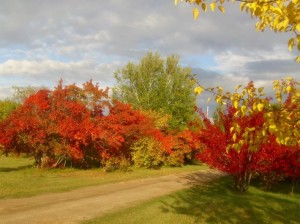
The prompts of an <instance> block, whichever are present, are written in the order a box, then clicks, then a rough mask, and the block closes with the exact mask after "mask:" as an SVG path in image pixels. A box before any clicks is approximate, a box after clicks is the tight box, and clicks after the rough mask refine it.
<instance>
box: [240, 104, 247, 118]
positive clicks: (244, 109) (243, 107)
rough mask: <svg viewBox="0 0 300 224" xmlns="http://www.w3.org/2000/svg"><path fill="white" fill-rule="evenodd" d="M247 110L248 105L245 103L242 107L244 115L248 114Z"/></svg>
mask: <svg viewBox="0 0 300 224" xmlns="http://www.w3.org/2000/svg"><path fill="white" fill-rule="evenodd" d="M246 110H247V107H246V106H245V105H243V106H242V107H241V111H242V114H243V116H244V115H245V114H246Z"/></svg>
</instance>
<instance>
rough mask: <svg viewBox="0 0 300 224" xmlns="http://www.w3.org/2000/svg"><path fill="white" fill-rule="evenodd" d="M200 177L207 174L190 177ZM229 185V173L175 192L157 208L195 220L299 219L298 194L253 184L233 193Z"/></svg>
mask: <svg viewBox="0 0 300 224" xmlns="http://www.w3.org/2000/svg"><path fill="white" fill-rule="evenodd" d="M197 178H198V179H197ZM203 178H207V177H201V175H199V176H198V177H197V176H196V177H195V178H194V177H193V176H191V177H190V179H191V183H193V184H197V182H198V181H200V182H201V180H202V181H203ZM200 182H198V183H200ZM232 186H233V182H232V179H231V177H230V176H225V177H221V178H219V179H217V180H214V181H211V182H209V183H206V184H201V185H198V186H194V187H191V188H190V189H188V190H186V191H182V192H179V193H177V194H175V196H174V197H173V200H172V203H170V202H168V203H167V202H162V204H163V205H162V207H161V210H162V211H163V212H172V213H176V214H184V215H188V216H190V217H192V218H193V220H194V222H195V223H225V224H226V223H228V224H229V223H230V224H231V223H300V195H299V194H295V195H293V196H288V195H282V194H275V193H270V192H264V191H262V190H260V189H258V188H256V187H250V189H249V192H247V193H237V192H233V191H232V190H231V189H232Z"/></svg>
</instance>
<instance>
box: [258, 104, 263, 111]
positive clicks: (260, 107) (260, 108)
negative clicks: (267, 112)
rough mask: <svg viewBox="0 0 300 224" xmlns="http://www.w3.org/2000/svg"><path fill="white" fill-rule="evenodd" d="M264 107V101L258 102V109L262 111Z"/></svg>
mask: <svg viewBox="0 0 300 224" xmlns="http://www.w3.org/2000/svg"><path fill="white" fill-rule="evenodd" d="M263 109H264V105H263V104H262V103H259V104H257V110H258V111H262V110H263Z"/></svg>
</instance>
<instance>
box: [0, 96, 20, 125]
mask: <svg viewBox="0 0 300 224" xmlns="http://www.w3.org/2000/svg"><path fill="white" fill-rule="evenodd" d="M18 106H19V104H18V103H16V102H14V101H11V100H0V121H1V120H4V119H5V118H6V117H7V116H8V115H9V114H10V113H11V112H12V111H14V110H15V109H16V108H17V107H18Z"/></svg>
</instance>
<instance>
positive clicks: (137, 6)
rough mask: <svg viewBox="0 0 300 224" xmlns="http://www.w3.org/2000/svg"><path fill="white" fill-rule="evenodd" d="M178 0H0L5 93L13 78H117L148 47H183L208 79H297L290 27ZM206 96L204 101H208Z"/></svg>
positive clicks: (179, 50)
mask: <svg viewBox="0 0 300 224" xmlns="http://www.w3.org/2000/svg"><path fill="white" fill-rule="evenodd" d="M173 2H174V1H173V0H165V1H158V0H154V1H150V0H128V1H124V0H123V1H122V0H111V1H100V0H85V1H82V0H59V1H58V0H43V1H35V0H26V1H21V0H0V3H1V7H0V15H1V16H0V23H1V30H0V37H1V38H0V99H4V98H6V97H9V96H10V95H11V94H12V91H11V86H28V85H31V86H47V87H49V88H53V87H54V86H55V85H56V84H57V82H58V80H59V79H61V78H62V79H63V80H64V81H65V83H67V84H68V83H74V82H75V83H77V84H81V83H83V82H85V81H86V80H89V79H93V80H94V81H96V82H99V84H100V86H103V87H106V86H112V85H114V79H113V73H114V71H116V70H117V69H118V68H121V67H122V66H124V65H125V64H126V63H127V62H129V61H138V60H139V59H140V58H141V57H143V56H144V55H145V54H146V53H147V52H148V51H154V52H158V53H159V54H160V55H162V56H164V57H165V56H167V55H170V54H177V55H179V56H180V58H181V64H182V65H183V66H187V67H191V68H192V69H193V71H194V73H196V74H198V79H199V81H200V83H201V84H202V85H203V86H205V87H211V86H216V85H222V86H223V87H224V88H225V89H228V90H233V89H234V87H235V86H236V85H237V84H247V83H248V82H249V81H250V80H253V81H254V82H255V83H257V85H258V86H265V87H266V88H267V91H270V90H269V89H270V86H271V84H272V80H274V79H280V78H283V77H285V76H292V77H294V78H297V80H299V77H300V75H299V68H300V64H296V63H295V62H294V61H293V59H294V58H295V57H296V55H297V54H298V52H289V51H288V49H287V41H288V39H289V38H290V36H291V34H289V33H286V34H274V33H272V32H271V31H266V32H264V33H261V32H256V31H255V28H254V26H255V20H251V19H250V16H249V15H247V14H245V13H242V12H240V11H239V6H238V4H227V5H225V6H226V13H225V14H224V15H222V14H221V13H219V12H214V13H212V12H207V13H205V14H204V13H201V15H200V18H199V19H198V20H197V21H194V20H193V17H192V6H191V5H189V4H183V3H182V4H179V5H177V6H174V3H173ZM205 102H206V98H205V97H204V96H203V97H199V99H198V103H199V104H200V105H203V107H205V104H206V103H205Z"/></svg>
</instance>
